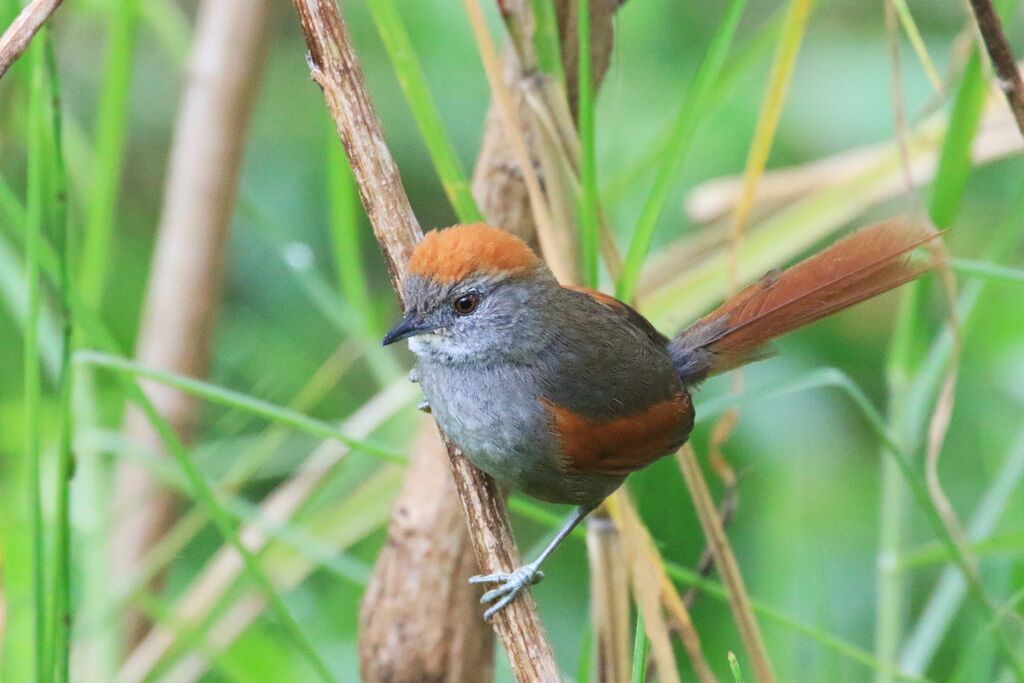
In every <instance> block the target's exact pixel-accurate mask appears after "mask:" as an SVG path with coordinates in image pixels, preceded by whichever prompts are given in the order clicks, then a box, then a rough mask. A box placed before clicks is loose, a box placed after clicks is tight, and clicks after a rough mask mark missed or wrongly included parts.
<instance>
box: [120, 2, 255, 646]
mask: <svg viewBox="0 0 1024 683" xmlns="http://www.w3.org/2000/svg"><path fill="white" fill-rule="evenodd" d="M266 8H267V5H266V2H265V0H206V2H204V3H203V5H202V6H201V8H200V11H199V19H198V22H197V28H196V39H195V44H194V46H193V51H192V57H191V62H190V68H189V72H188V80H187V81H186V87H185V93H184V97H183V101H182V107H181V111H180V113H179V115H178V121H177V125H176V127H175V133H174V143H173V147H172V151H171V160H170V166H169V172H168V179H167V187H166V192H165V195H164V205H163V210H162V214H161V220H160V227H159V230H158V238H157V246H156V249H155V253H154V257H153V267H152V273H151V275H150V281H149V289H148V292H147V295H146V300H145V306H144V313H143V321H142V325H141V328H140V332H139V341H138V346H137V349H136V358H137V360H138V361H139V362H141V363H143V364H144V365H146V366H148V367H153V368H158V369H160V370H165V371H168V372H174V373H177V374H180V375H185V376H189V377H199V378H201V377H203V376H205V375H206V373H207V370H208V366H209V361H210V347H211V340H212V335H213V329H214V325H215V322H216V319H217V314H218V311H219V308H220V299H221V296H220V292H221V280H222V276H223V270H224V252H225V247H226V243H227V236H228V231H229V229H230V225H231V215H232V212H233V209H234V200H235V196H236V194H237V189H238V178H239V175H240V172H241V162H242V149H243V147H244V143H245V136H246V128H247V122H248V119H249V113H250V111H251V109H252V104H253V100H254V95H255V91H256V86H257V83H258V80H259V75H260V73H261V71H262V64H263V51H264V43H265V34H266V30H265V25H266ZM142 384H143V387H144V390H145V391H146V394H147V396H148V397H149V399H150V400H151V401H152V402H153V404H154V405H155V406H156V408H157V409H158V410H159V411H160V413H161V414H162V415H163V416H164V418H165V419H166V420H167V421H168V422H169V423H170V425H171V426H172V427H173V428H174V430H175V432H177V434H178V436H179V438H181V439H182V440H184V441H188V440H189V438H190V436H191V431H192V426H193V422H194V419H195V413H196V402H195V399H193V398H192V397H189V396H187V395H185V394H183V393H181V392H178V391H176V390H174V389H171V388H169V387H165V386H160V385H157V384H154V383H149V382H143V383H142ZM125 429H126V432H127V434H128V438H129V439H130V440H131V441H133V442H135V443H137V444H139V445H140V447H141V448H144V449H147V450H149V451H151V452H161V445H160V440H159V439H158V438H157V435H156V432H155V431H154V430H153V428H152V427H151V426H150V425H149V423H148V422H147V420H146V418H145V417H144V416H143V415H142V413H141V412H139V411H138V410H136V409H130V410H129V411H128V413H127V415H126V425H125ZM174 506H175V498H174V496H173V495H172V494H171V493H170V492H169V491H167V490H166V489H164V488H163V487H162V486H160V485H159V484H158V482H156V481H155V480H154V479H153V478H152V477H151V476H150V474H149V473H148V472H147V471H146V470H144V469H143V468H141V467H139V466H138V465H136V464H133V463H130V462H128V461H121V463H119V466H118V472H117V484H116V495H115V515H114V520H115V522H114V524H115V529H114V532H113V534H112V536H111V539H112V540H111V544H110V547H111V552H112V561H113V565H114V573H115V576H118V577H121V579H122V580H126V581H127V580H130V577H131V576H132V575H133V574H134V573H135V572H136V571H137V570H138V567H139V563H140V559H141V557H142V555H143V554H144V553H145V552H146V551H147V550H148V549H149V547H150V546H151V545H153V543H154V542H155V541H156V540H157V539H159V538H160V536H162V535H163V533H164V532H165V531H166V530H167V529H168V528H169V526H170V524H171V522H172V521H173V519H174V516H175V510H174ZM147 628H148V622H147V620H146V619H145V618H144V617H143V616H142V615H141V614H139V613H136V612H130V613H129V614H128V616H127V638H128V642H129V644H131V645H133V644H135V643H137V642H138V641H139V640H140V638H141V637H142V636H143V634H144V633H145V631H146V630H147Z"/></svg>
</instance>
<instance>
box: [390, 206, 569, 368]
mask: <svg viewBox="0 0 1024 683" xmlns="http://www.w3.org/2000/svg"><path fill="white" fill-rule="evenodd" d="M402 290H403V299H404V300H405V309H406V313H405V317H404V318H402V320H401V321H400V322H399V323H398V324H397V325H396V326H395V327H394V328H393V329H392V330H391V331H390V332H389V333H388V334H387V336H386V337H384V342H383V343H384V344H385V345H386V344H391V343H393V342H396V341H399V340H400V339H409V348H410V349H411V350H412V351H413V352H414V353H415V354H416V355H418V356H420V357H422V358H424V359H427V360H432V361H437V362H456V363H465V362H474V361H479V360H483V361H486V360H489V359H495V358H506V359H516V358H523V359H526V358H528V357H529V356H531V355H532V354H533V353H534V352H535V351H536V350H537V349H538V348H539V347H540V345H542V344H543V342H544V339H543V330H544V329H546V326H545V325H543V324H542V320H541V318H542V317H543V315H544V311H545V308H546V307H545V303H546V299H547V298H548V297H550V296H557V293H558V291H559V286H558V283H557V281H556V280H555V278H554V276H553V275H552V274H551V271H549V270H548V268H547V266H545V265H544V262H543V261H541V260H540V259H539V258H538V257H537V255H536V254H535V253H534V252H533V251H532V250H531V249H530V247H529V246H527V244H526V243H525V242H523V241H522V240H521V239H519V238H518V237H515V236H513V235H510V234H509V233H507V232H505V231H503V230H499V229H497V228H492V227H490V226H487V225H483V224H474V225H458V226H454V227H451V228H446V229H444V230H435V231H433V232H431V233H428V234H427V235H426V237H424V238H423V241H421V242H420V243H419V244H418V245H417V246H416V249H415V251H414V252H413V255H412V258H410V260H409V264H408V270H407V275H406V277H405V280H404V282H403V285H402Z"/></svg>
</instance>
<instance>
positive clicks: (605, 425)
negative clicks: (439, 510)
mask: <svg viewBox="0 0 1024 683" xmlns="http://www.w3.org/2000/svg"><path fill="white" fill-rule="evenodd" d="M937 234H939V233H937V232H936V231H935V230H934V229H933V228H931V227H930V226H926V225H922V224H919V223H917V222H914V221H911V220H908V219H904V218H894V219H890V220H888V221H884V222H881V223H878V224H875V225H872V226H869V227H865V228H861V229H859V230H856V231H854V232H852V233H850V234H849V235H847V236H846V237H844V238H842V239H840V240H839V241H837V242H836V243H835V244H833V245H832V246H830V247H828V248H826V249H824V250H823V251H821V252H819V253H817V254H815V255H813V256H810V257H808V258H806V259H805V260H803V261H801V262H799V263H797V264H796V265H794V266H792V267H790V268H789V269H787V270H785V271H779V270H773V271H770V272H769V273H767V274H766V275H765V276H764V277H762V278H760V279H759V280H757V281H756V282H754V283H753V284H751V285H749V286H747V287H746V288H745V289H742V290H740V291H739V292H738V293H736V294H735V295H734V296H732V297H730V298H729V299H728V300H727V301H726V302H725V303H723V304H722V305H721V306H719V307H718V308H716V309H714V310H713V311H711V312H710V313H708V314H707V315H705V316H703V317H702V318H700V319H699V320H697V321H696V322H694V323H693V324H691V325H690V326H688V327H686V328H685V329H684V330H682V331H681V332H680V333H678V334H676V335H675V336H673V337H667V336H665V335H664V334H662V333H661V332H659V331H658V330H657V329H656V328H655V327H654V325H653V324H651V322H650V321H648V320H647V319H646V318H645V317H644V316H643V315H641V314H640V313H639V312H638V311H636V310H635V309H634V308H632V307H631V306H629V305H627V304H626V303H624V302H622V301H619V300H618V299H616V298H614V297H612V296H609V295H607V294H603V293H601V292H598V291H594V290H590V289H586V288H582V287H578V286H563V285H562V284H561V283H559V282H558V280H557V279H556V278H555V276H554V275H553V274H552V272H551V270H550V269H549V268H548V267H547V265H546V264H545V263H544V261H543V260H542V259H541V258H540V257H539V256H538V255H537V254H536V253H535V252H534V251H533V250H532V249H531V248H530V247H529V246H528V245H527V244H526V242H524V241H523V240H522V239H520V238H518V237H516V236H513V235H512V234H510V233H508V232H506V231H504V230H501V229H499V228H496V227H492V226H489V225H486V224H482V223H475V224H465V225H456V226H452V227H448V228H443V229H439V230H433V231H430V232H428V233H427V234H426V235H425V236H424V237H423V239H422V240H421V241H419V242H418V244H417V245H416V247H415V248H414V250H413V252H412V254H411V256H410V258H409V261H408V263H407V264H406V269H405V273H404V277H403V278H402V283H401V288H402V300H403V302H404V316H403V317H402V318H401V320H400V321H399V322H398V323H397V324H396V325H395V326H394V327H393V328H392V329H391V330H390V331H389V332H388V333H387V335H386V336H385V337H384V339H383V342H382V343H383V344H384V345H388V344H393V343H395V342H398V341H400V340H408V346H409V349H410V350H411V351H412V352H413V354H414V355H415V357H416V363H415V366H414V367H413V369H412V371H411V373H410V379H411V380H412V381H414V382H418V383H419V385H420V387H421V388H422V391H423V394H424V397H425V400H424V403H423V404H421V407H422V408H423V409H424V410H427V411H429V412H430V413H431V414H432V415H433V417H434V419H435V420H436V421H437V423H438V425H439V426H440V427H441V429H442V430H443V431H444V432H445V433H446V434H447V435H448V436H449V437H450V438H451V439H452V440H453V441H454V442H455V443H456V444H457V445H458V446H459V448H460V449H461V450H462V452H463V453H464V454H465V457H467V458H468V459H469V461H470V462H472V463H473V465H475V466H476V467H478V468H479V469H481V470H483V471H484V472H486V473H487V474H489V475H491V476H492V477H493V478H494V479H496V480H497V481H498V482H500V483H501V484H503V485H505V486H508V487H511V488H514V489H518V490H520V491H522V492H524V493H525V494H527V495H529V496H532V497H534V498H537V499H540V500H543V501H548V502H552V503H560V504H568V505H573V506H575V509H574V512H573V513H572V514H571V515H570V516H569V518H568V520H567V521H566V523H565V525H564V526H563V527H562V528H561V529H560V530H559V532H558V533H557V534H556V535H555V537H554V538H553V539H552V541H551V542H550V543H549V544H548V545H547V547H545V548H544V550H543V551H541V553H540V554H539V555H538V556H537V557H536V558H535V559H534V560H533V561H531V562H529V563H527V564H525V565H523V566H521V567H518V568H515V569H511V570H510V571H507V572H498V573H494V574H487V575H478V576H473V577H471V578H470V583H473V584H487V585H495V587H494V588H492V589H490V590H488V591H487V592H485V593H484V594H483V597H482V599H481V602H482V603H484V604H489V607H488V609H487V610H486V612H485V614H484V618H485V619H486V620H490V619H491V618H493V616H494V615H495V614H497V613H498V612H499V611H500V610H501V609H503V608H504V607H505V606H506V605H508V604H509V603H510V602H511V601H512V600H513V599H515V597H516V596H517V595H519V594H520V593H521V592H522V591H523V590H524V589H526V588H527V587H528V586H530V585H532V584H534V583H536V582H538V581H540V579H542V578H543V576H544V574H543V572H542V571H541V569H540V567H541V564H542V563H543V562H544V560H545V559H546V558H547V557H549V556H550V555H551V553H552V552H553V551H554V550H555V548H556V547H557V546H558V545H559V543H560V542H561V541H562V540H563V539H564V538H565V537H566V536H568V535H569V533H570V532H571V531H572V530H573V529H574V528H575V527H576V525H577V524H579V523H580V521H581V520H583V519H584V518H585V517H586V516H587V514H588V513H590V512H591V511H593V510H594V509H595V508H597V507H598V506H599V505H600V504H601V502H602V501H603V500H604V499H605V498H606V497H608V496H609V495H610V494H612V493H613V492H614V491H615V490H616V489H617V488H619V486H621V485H622V483H623V482H624V481H625V479H626V477H627V476H628V475H629V474H630V473H632V472H635V471H637V470H640V469H642V468H644V467H646V466H648V465H650V464H651V463H653V462H654V461H656V460H657V459H659V458H661V457H662V456H665V455H668V454H670V453H672V452H674V451H676V450H677V449H678V448H680V447H681V446H682V445H683V444H684V443H685V442H686V440H687V439H688V438H689V436H690V432H691V430H692V429H693V424H694V415H695V411H694V405H693V400H692V392H693V390H694V389H695V388H696V387H698V386H699V385H700V384H701V383H702V382H703V381H704V380H706V379H707V378H708V377H710V376H712V375H716V374H718V373H721V372H723V371H725V370H729V369H732V368H736V367H739V366H741V365H745V364H747V363H750V362H753V361H756V360H760V359H762V358H764V357H766V356H767V355H769V347H768V343H769V342H771V341H772V340H773V339H776V338H777V337H779V336H781V335H783V334H785V333H787V332H790V331H792V330H795V329H797V328H800V327H803V326H805V325H807V324H810V323H812V322H814V321H816V320H819V319H821V318H823V317H825V316H827V315H830V314H832V313H835V312H837V311H840V310H842V309H845V308H847V307H849V306H851V305H853V304H856V303H858V302H861V301H864V300H865V299H868V298H871V297H873V296H876V295H878V294H881V293H883V292H886V291H888V290H890V289H893V288H895V287H897V286H899V285H901V284H903V283H906V282H908V281H910V280H912V279H914V278H916V277H918V276H919V275H921V274H923V273H924V272H926V271H928V270H930V269H932V268H934V267H935V265H936V262H937V257H936V256H935V255H934V251H935V250H919V249H918V247H921V246H922V245H925V243H927V242H928V241H929V240H931V239H933V238H934V237H935V236H936V235H937ZM922 252H923V255H922Z"/></svg>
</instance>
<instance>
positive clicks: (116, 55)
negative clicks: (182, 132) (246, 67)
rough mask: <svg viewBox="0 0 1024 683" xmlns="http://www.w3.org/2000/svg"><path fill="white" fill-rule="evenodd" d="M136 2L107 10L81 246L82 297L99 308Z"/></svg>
mask: <svg viewBox="0 0 1024 683" xmlns="http://www.w3.org/2000/svg"><path fill="white" fill-rule="evenodd" d="M139 3H140V0H115V2H114V4H113V7H112V8H111V10H110V40H109V45H108V48H107V57H106V66H105V67H104V78H103V93H102V94H101V96H100V103H99V113H98V114H97V119H96V168H95V169H94V172H93V174H92V175H93V183H94V184H93V187H92V188H91V189H90V191H89V202H88V207H87V214H88V215H87V219H86V230H85V243H84V245H83V247H82V249H83V253H82V259H83V262H82V263H81V275H80V277H81V280H80V285H81V287H82V296H83V297H84V299H85V301H87V302H89V303H90V304H91V305H92V306H93V307H95V308H98V306H99V302H100V299H101V297H102V295H103V284H104V280H105V279H106V271H107V265H108V264H109V262H110V247H111V242H112V240H111V235H112V234H113V230H114V216H115V213H116V208H117V198H118V186H119V185H120V181H121V165H122V161H123V159H122V157H123V152H124V145H125V140H126V138H127V132H128V130H127V129H128V96H129V93H130V90H131V79H132V73H133V71H134V68H133V67H134V65H135V59H134V56H133V52H134V50H135V39H136V33H137V31H136V28H137V25H138V17H139Z"/></svg>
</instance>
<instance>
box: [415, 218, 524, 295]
mask: <svg viewBox="0 0 1024 683" xmlns="http://www.w3.org/2000/svg"><path fill="white" fill-rule="evenodd" d="M538 263H540V259H539V258H538V257H537V255H536V254H535V253H534V252H533V250H532V249H530V247H529V245H528V244H526V242H524V241H523V240H521V239H519V238H518V237H516V236H515V235H512V234H510V233H508V232H505V231H504V230H500V229H498V228H495V227H491V226H490V225H485V224H484V223H472V224H470V225H453V226H452V227H450V228H444V229H442V230H434V231H432V232H428V233H427V234H426V235H425V236H424V237H423V240H422V241H420V243H419V244H417V245H416V249H414V250H413V252H412V257H411V258H410V259H409V273H410V274H411V275H416V276H418V277H422V278H429V279H431V280H434V281H437V282H444V283H452V282H458V281H460V280H464V279H465V278H467V277H469V276H470V275H477V274H488V275H507V276H517V275H528V274H529V273H531V272H532V271H533V270H534V268H535V267H536V266H537V264H538Z"/></svg>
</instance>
